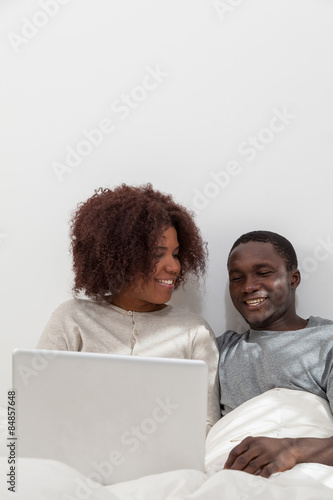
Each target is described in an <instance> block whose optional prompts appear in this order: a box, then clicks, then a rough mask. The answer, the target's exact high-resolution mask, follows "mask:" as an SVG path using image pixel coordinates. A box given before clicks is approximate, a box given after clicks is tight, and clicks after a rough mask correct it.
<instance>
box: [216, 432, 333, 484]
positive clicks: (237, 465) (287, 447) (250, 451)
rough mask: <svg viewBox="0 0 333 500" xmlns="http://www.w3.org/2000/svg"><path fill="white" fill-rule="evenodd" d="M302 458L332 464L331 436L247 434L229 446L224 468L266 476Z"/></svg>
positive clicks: (301, 460)
mask: <svg viewBox="0 0 333 500" xmlns="http://www.w3.org/2000/svg"><path fill="white" fill-rule="evenodd" d="M304 462H313V463H318V464H323V465H331V466H333V437H330V438H324V439H323V438H279V439H277V438H269V437H247V438H246V439H244V440H243V441H242V442H241V443H240V444H239V445H237V446H235V448H233V449H232V450H231V452H230V454H229V456H228V459H227V461H226V463H225V466H224V468H225V469H232V470H241V471H244V472H248V473H249V474H255V475H258V476H262V477H266V478H267V477H269V476H270V475H271V474H274V473H275V472H283V471H285V470H289V469H292V468H293V467H294V465H296V464H299V463H304Z"/></svg>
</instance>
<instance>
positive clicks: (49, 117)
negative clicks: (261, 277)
mask: <svg viewBox="0 0 333 500" xmlns="http://www.w3.org/2000/svg"><path fill="white" fill-rule="evenodd" d="M43 4H44V9H43V8H42V5H43ZM46 4H48V7H45V5H46ZM52 5H53V7H52ZM46 12H49V13H48V14H47V13H46ZM0 18H1V34H2V38H1V39H2V44H1V46H2V49H1V56H0V57H1V67H2V70H3V71H2V77H1V84H0V85H1V88H0V95H1V110H0V113H1V119H0V121H1V130H0V137H1V141H2V148H1V187H0V189H1V196H0V197H1V212H0V213H1V220H0V260H1V301H0V304H1V316H0V323H1V324H0V333H1V341H0V342H1V346H0V347H1V360H0V364H1V385H0V403H4V401H5V400H6V392H7V390H9V389H10V387H11V352H12V350H13V349H14V348H16V347H27V348H33V347H35V346H36V343H37V341H38V338H39V336H40V334H41V332H42V330H43V327H44V326H45V324H46V322H47V320H48V318H49V316H50V314H51V312H52V311H53V310H54V309H55V308H56V307H57V306H58V305H59V304H60V303H61V302H63V301H64V300H67V299H68V298H71V285H72V274H71V260H70V254H69V239H68V220H69V218H70V215H71V212H72V210H73V209H74V208H75V206H76V204H77V203H78V202H80V201H83V200H85V199H87V198H88V197H89V196H91V195H92V194H93V192H94V189H96V188H98V187H100V186H110V187H112V186H115V185H117V184H120V183H122V182H124V183H127V184H143V183H146V182H151V183H152V184H153V186H154V187H155V188H157V189H159V190H161V191H163V192H167V193H172V194H173V195H174V198H175V199H176V200H177V201H178V202H181V203H182V204H184V205H186V206H187V207H189V208H192V209H196V212H197V219H196V220H197V223H198V225H199V226H200V228H201V230H202V233H203V236H204V239H205V240H206V241H208V244H209V252H210V260H209V270H208V274H207V277H206V283H205V284H204V285H203V284H201V285H196V286H193V285H191V284H190V285H188V286H187V287H186V290H185V293H183V292H181V291H179V292H177V293H176V294H175V296H174V298H173V299H172V302H173V303H174V304H176V305H180V306H182V307H186V308H188V309H190V310H193V311H195V312H197V313H199V314H201V315H202V316H204V317H205V318H206V319H207V320H208V321H209V323H210V324H211V326H212V327H213V329H214V331H215V333H216V335H219V334H221V333H222V332H223V331H224V330H225V329H226V328H234V329H238V330H239V329H241V328H242V326H243V323H242V321H241V320H240V319H239V317H238V316H237V314H235V313H234V311H233V308H232V306H231V303H230V300H229V297H228V293H227V275H226V258H227V254H228V251H229V249H230V247H231V245H232V243H233V242H234V240H235V239H236V238H237V237H238V236H239V235H240V234H242V233H244V232H247V231H250V230H255V229H268V230H272V231H276V232H279V233H281V234H283V235H284V236H286V237H287V238H289V239H290V240H291V241H292V242H293V244H294V246H295V248H296V251H297V253H298V256H299V261H300V267H301V270H302V271H303V275H304V279H303V282H302V284H301V286H300V288H299V291H298V312H299V314H300V315H301V316H303V317H308V316H309V315H310V314H313V315H321V316H323V317H328V318H332V317H333V314H332V311H331V302H332V300H331V296H332V293H331V280H332V275H333V255H332V254H333V248H332V245H331V243H332V242H333V228H332V177H333V174H332V132H333V121H332V115H333V114H332V111H333V99H332V88H333V72H332V47H333V45H332V44H333V30H332V18H333V3H332V1H331V0H292V1H291V0H244V1H241V0H226V1H224V2H223V1H220V2H219V3H218V2H215V3H214V2H213V1H212V0H168V1H167V0H163V1H162V0H141V1H139V2H138V1H137V0H127V1H123V2H120V1H118V2H116V1H108V0H94V1H88V0H62V1H61V4H60V0H48V1H47V0H45V1H44V2H43V0H39V1H33V0H29V1H27V0H25V1H23V0H18V1H16V2H15V6H14V3H13V2H12V1H10V0H2V2H1V13H0ZM36 25H37V27H36ZM147 68H150V71H152V70H155V71H156V70H157V71H159V72H160V73H163V76H160V77H159V79H160V80H161V81H159V82H158V83H157V84H156V85H153V83H154V81H153V80H152V78H150V79H149V80H147V78H146V79H145V77H146V75H147V74H148V73H147V71H148V70H147ZM148 81H149V84H150V87H153V86H155V87H156V88H154V89H150V90H145V89H143V90H142V83H143V82H146V83H147V82H148ZM155 81H156V80H155ZM138 86H139V87H140V86H141V89H140V88H139V89H138ZM126 94H127V95H130V96H132V97H131V103H132V106H133V107H132V108H129V107H128V106H127V111H126V117H125V111H124V108H122V109H123V111H122V112H120V111H119V101H116V100H117V99H119V100H121V99H123V98H124V95H126ZM115 103H116V104H115ZM117 103H118V108H117ZM133 103H134V104H133ZM112 105H113V109H112V108H111V106H112ZM117 109H118V111H117ZM277 113H280V114H282V115H284V116H287V117H289V118H285V119H284V121H283V120H281V119H280V120H278V119H274V118H273V117H274V116H277ZM104 119H108V120H110V121H112V123H113V127H114V130H113V132H112V133H108V134H105V135H104V136H103V141H102V142H101V144H99V145H96V146H90V149H91V151H90V154H88V155H86V156H85V157H82V158H81V160H80V163H79V164H78V165H77V166H76V167H75V168H71V169H69V168H68V166H67V171H66V172H65V173H63V174H62V175H59V172H58V176H57V175H56V172H55V170H54V165H55V163H54V162H59V163H62V164H63V165H66V154H67V152H68V149H67V148H74V149H75V148H77V146H78V144H79V143H80V141H82V140H86V138H85V136H84V132H83V131H84V130H86V131H91V130H92V129H95V128H96V127H97V126H98V125H99V124H100V122H101V120H104ZM267 127H271V130H269V129H267ZM272 128H273V131H272ZM277 128H278V129H279V131H277ZM249 141H259V142H256V144H257V147H256V148H255V147H254V146H249ZM88 146H89V145H88ZM249 148H252V149H251V151H252V152H250V151H249ZM232 161H233V162H237V163H233V164H234V165H235V164H236V167H235V169H234V170H233V171H232V172H231V170H230V165H231V164H230V162H232ZM228 169H229V172H231V174H232V175H231V174H230V173H229V174H228V176H227V174H226V172H228ZM214 175H215V178H216V176H219V178H220V179H222V178H223V179H224V184H220V185H218V184H217V183H216V181H214V180H213V177H214Z"/></svg>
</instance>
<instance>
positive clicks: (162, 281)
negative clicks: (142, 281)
mask: <svg viewBox="0 0 333 500" xmlns="http://www.w3.org/2000/svg"><path fill="white" fill-rule="evenodd" d="M156 281H157V283H164V284H165V285H172V284H173V280H156Z"/></svg>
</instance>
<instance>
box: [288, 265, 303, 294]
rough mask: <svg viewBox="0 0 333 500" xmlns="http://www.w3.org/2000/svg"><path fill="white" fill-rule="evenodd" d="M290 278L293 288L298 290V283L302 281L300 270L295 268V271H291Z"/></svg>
mask: <svg viewBox="0 0 333 500" xmlns="http://www.w3.org/2000/svg"><path fill="white" fill-rule="evenodd" d="M289 279H290V286H291V289H292V290H296V288H297V287H298V285H299V284H300V282H301V273H300V272H299V270H298V269H294V270H293V271H290V273H289Z"/></svg>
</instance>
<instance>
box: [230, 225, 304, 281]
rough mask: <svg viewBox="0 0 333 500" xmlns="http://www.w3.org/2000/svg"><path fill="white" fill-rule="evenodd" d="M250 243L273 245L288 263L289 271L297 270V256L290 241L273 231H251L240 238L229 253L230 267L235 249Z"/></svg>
mask: <svg viewBox="0 0 333 500" xmlns="http://www.w3.org/2000/svg"><path fill="white" fill-rule="evenodd" d="M249 241H257V242H260V243H272V245H273V246H274V248H275V250H276V251H277V253H278V254H279V255H280V256H281V257H282V258H283V259H284V260H285V261H286V265H287V271H293V270H294V269H297V267H298V262H297V255H296V252H295V249H294V247H293V246H292V244H291V243H290V241H289V240H287V238H284V236H281V235H280V234H277V233H273V232H271V231H251V232H249V233H245V234H243V235H242V236H240V237H239V238H238V239H237V240H236V241H235V243H234V244H233V245H232V248H231V250H230V252H229V256H228V264H227V265H228V267H229V259H230V254H231V252H232V251H233V250H234V248H236V247H237V246H238V245H240V244H241V243H248V242H249Z"/></svg>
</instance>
